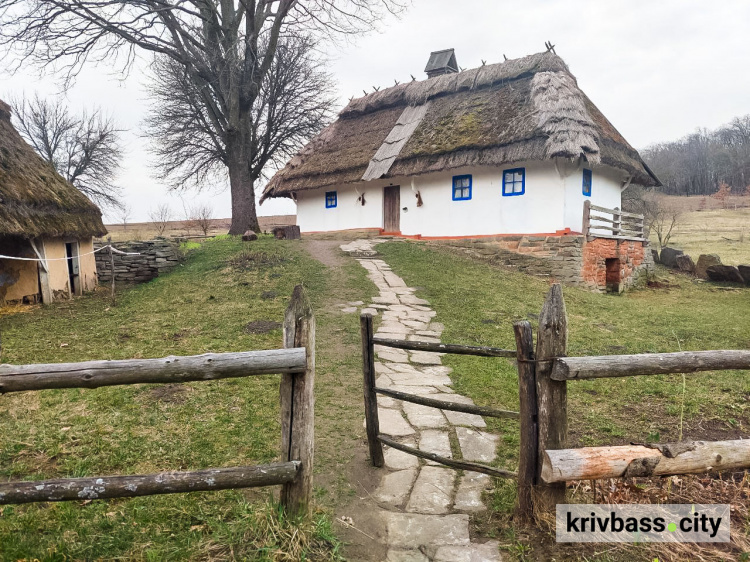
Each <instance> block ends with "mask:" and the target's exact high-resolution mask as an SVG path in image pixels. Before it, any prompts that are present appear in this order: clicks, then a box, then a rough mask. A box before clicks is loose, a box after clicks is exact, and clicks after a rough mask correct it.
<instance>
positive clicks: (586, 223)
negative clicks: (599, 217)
mask: <svg viewBox="0 0 750 562" xmlns="http://www.w3.org/2000/svg"><path fill="white" fill-rule="evenodd" d="M589 228H591V201H589V200H588V199H586V201H584V202H583V225H582V229H581V232H582V233H583V235H584V236H588V233H589Z"/></svg>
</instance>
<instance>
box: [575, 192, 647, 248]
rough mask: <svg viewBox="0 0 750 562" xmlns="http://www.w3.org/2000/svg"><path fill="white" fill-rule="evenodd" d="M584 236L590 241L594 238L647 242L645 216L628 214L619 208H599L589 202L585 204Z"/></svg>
mask: <svg viewBox="0 0 750 562" xmlns="http://www.w3.org/2000/svg"><path fill="white" fill-rule="evenodd" d="M592 211H596V212H598V213H599V214H596V215H595V214H592ZM604 215H607V216H604ZM583 234H584V235H585V236H586V237H587V239H588V240H589V241H590V240H591V239H593V238H613V239H615V240H634V241H638V242H645V241H646V236H645V229H644V217H643V215H636V214H634V213H626V212H625V211H621V210H620V209H618V208H617V207H615V208H614V209H608V208H607V207H599V206H598V205H592V204H591V201H588V200H587V201H585V202H584V203H583Z"/></svg>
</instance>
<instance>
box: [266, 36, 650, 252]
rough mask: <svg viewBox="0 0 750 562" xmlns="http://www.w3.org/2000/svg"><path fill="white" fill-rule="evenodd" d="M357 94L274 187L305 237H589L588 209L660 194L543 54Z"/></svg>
mask: <svg viewBox="0 0 750 562" xmlns="http://www.w3.org/2000/svg"><path fill="white" fill-rule="evenodd" d="M426 72H427V73H428V76H429V78H428V79H427V80H423V81H412V82H409V83H406V84H400V85H397V86H394V87H391V88H388V89H384V90H380V91H378V92H374V93H371V94H368V95H366V96H365V97H362V98H358V99H353V100H352V101H351V102H350V103H349V104H348V105H347V107H346V108H344V110H343V111H342V112H341V113H340V115H339V118H338V119H337V120H336V122H334V123H333V124H332V125H330V126H329V127H327V128H326V129H325V130H324V131H323V132H322V133H321V134H320V135H319V136H318V137H316V138H315V139H314V140H313V141H311V142H310V143H309V144H308V145H307V146H306V147H305V148H304V149H303V150H302V151H301V152H300V153H299V154H298V155H296V156H295V157H294V158H292V159H291V160H290V161H289V162H288V163H287V165H286V166H285V167H284V168H283V169H282V170H280V171H279V172H278V173H277V174H276V175H275V176H274V177H273V178H272V179H271V181H270V182H269V184H268V186H267V187H266V189H265V191H264V193H263V198H262V199H266V198H268V197H290V198H292V199H293V200H294V201H296V203H297V221H298V224H299V226H300V230H301V231H302V232H303V233H313V232H330V231H341V230H348V229H372V230H375V231H378V232H380V233H385V234H400V235H403V236H409V237H416V238H461V237H482V236H507V235H531V234H534V235H541V234H543V235H555V234H557V235H559V234H566V233H580V232H581V231H582V228H583V226H582V222H583V210H584V202H585V201H587V200H588V201H590V203H591V204H593V205H595V206H601V207H606V208H610V209H613V208H620V206H621V193H622V191H623V190H624V189H626V188H627V187H628V186H629V185H631V184H639V185H643V186H655V185H659V182H658V179H657V178H656V177H655V176H654V174H653V173H652V172H651V170H649V168H648V166H647V165H646V164H645V163H644V162H643V160H642V159H641V158H640V156H639V155H638V153H637V152H636V151H635V150H634V149H633V148H632V147H631V146H630V145H629V144H628V143H627V141H626V140H625V139H624V138H623V137H622V136H621V135H620V134H619V133H618V132H617V130H616V129H615V128H614V127H613V126H612V124H611V123H610V122H609V121H607V119H606V118H605V117H604V115H602V114H601V112H600V111H599V110H598V109H597V108H596V106H595V105H594V104H593V103H592V102H591V100H589V99H588V97H586V95H585V94H584V93H583V92H582V91H581V90H580V89H579V88H578V85H577V82H576V79H575V77H574V76H573V75H572V74H571V73H570V71H569V70H568V67H567V66H566V64H565V62H564V61H563V60H562V59H561V58H560V57H558V56H557V55H555V54H553V53H550V52H545V53H540V54H535V55H531V56H527V57H524V58H521V59H515V60H508V61H506V62H503V63H500V64H494V65H486V66H482V67H480V68H475V69H472V70H464V71H461V72H459V71H458V70H457V64H456V59H455V54H454V53H453V50H452V49H449V50H447V51H439V52H436V53H432V55H431V56H430V60H429V63H428V65H427V68H426Z"/></svg>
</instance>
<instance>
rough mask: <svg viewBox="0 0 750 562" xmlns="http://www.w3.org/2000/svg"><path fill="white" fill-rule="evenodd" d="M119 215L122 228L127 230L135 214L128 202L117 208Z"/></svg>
mask: <svg viewBox="0 0 750 562" xmlns="http://www.w3.org/2000/svg"><path fill="white" fill-rule="evenodd" d="M117 216H118V217H119V218H120V222H121V223H122V229H123V230H127V229H128V224H130V219H131V217H132V216H133V209H132V208H131V207H130V205H128V204H123V205H120V207H119V208H118V210H117Z"/></svg>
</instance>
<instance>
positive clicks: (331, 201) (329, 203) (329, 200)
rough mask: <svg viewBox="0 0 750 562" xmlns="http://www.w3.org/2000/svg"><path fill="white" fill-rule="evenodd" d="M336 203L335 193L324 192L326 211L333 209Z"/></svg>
mask: <svg viewBox="0 0 750 562" xmlns="http://www.w3.org/2000/svg"><path fill="white" fill-rule="evenodd" d="M337 203H338V201H337V198H336V192H335V191H326V209H333V208H334V207H335V206H336V204H337Z"/></svg>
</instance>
